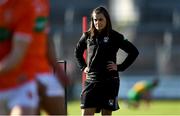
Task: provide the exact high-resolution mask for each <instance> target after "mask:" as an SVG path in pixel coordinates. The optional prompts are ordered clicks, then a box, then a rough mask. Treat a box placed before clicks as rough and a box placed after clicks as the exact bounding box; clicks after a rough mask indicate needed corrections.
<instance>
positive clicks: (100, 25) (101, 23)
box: [93, 13, 106, 31]
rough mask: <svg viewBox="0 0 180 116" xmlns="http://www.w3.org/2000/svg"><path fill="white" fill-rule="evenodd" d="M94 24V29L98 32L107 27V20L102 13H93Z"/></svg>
mask: <svg viewBox="0 0 180 116" xmlns="http://www.w3.org/2000/svg"><path fill="white" fill-rule="evenodd" d="M93 22H94V27H95V28H96V29H97V30H98V31H101V30H102V29H104V28H105V27H106V18H105V16H104V15H103V14H102V13H98V14H96V13H93Z"/></svg>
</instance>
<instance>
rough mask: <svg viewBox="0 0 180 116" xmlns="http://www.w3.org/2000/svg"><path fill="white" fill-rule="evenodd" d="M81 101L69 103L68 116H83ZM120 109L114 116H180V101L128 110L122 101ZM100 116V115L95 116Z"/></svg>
mask: <svg viewBox="0 0 180 116" xmlns="http://www.w3.org/2000/svg"><path fill="white" fill-rule="evenodd" d="M79 105H80V101H70V102H68V115H70V116H71V115H72V116H73V115H74V116H75V115H76V116H80V115H81V110H80V106H79ZM119 105H120V109H119V110H117V111H115V112H113V116H124V115H126V116H128V115H129V116H139V115H140V116H145V115H146V116H164V115H165V116H173V115H174V116H175V115H177V116H180V100H168V101H167V100H154V101H152V102H151V104H150V106H149V107H147V106H146V105H145V104H144V103H143V102H142V103H141V105H140V107H139V108H138V109H128V108H126V107H125V105H124V103H123V101H122V100H120V101H119ZM95 116H100V114H95Z"/></svg>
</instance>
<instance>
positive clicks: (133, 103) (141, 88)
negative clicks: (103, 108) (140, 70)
mask: <svg viewBox="0 0 180 116" xmlns="http://www.w3.org/2000/svg"><path fill="white" fill-rule="evenodd" d="M158 84H159V80H158V79H154V80H152V81H139V82H137V83H135V84H134V85H133V87H132V88H131V89H130V90H129V92H128V96H127V97H128V101H127V103H128V107H133V108H138V107H139V106H140V102H141V101H142V100H143V101H145V103H146V105H147V106H149V105H150V101H151V99H152V90H153V89H155V88H156V87H157V86H158Z"/></svg>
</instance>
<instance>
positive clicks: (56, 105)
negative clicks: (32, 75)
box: [34, 0, 69, 115]
mask: <svg viewBox="0 0 180 116" xmlns="http://www.w3.org/2000/svg"><path fill="white" fill-rule="evenodd" d="M34 2H35V8H36V10H37V14H36V15H37V19H36V26H35V32H34V37H35V39H36V46H35V48H34V50H36V53H37V54H36V61H37V66H36V68H37V74H36V77H37V83H38V88H39V89H38V90H39V96H40V104H39V113H40V109H43V110H44V111H45V112H46V113H47V114H49V115H66V107H65V98H64V97H65V95H64V94H65V93H64V87H65V86H67V85H68V84H69V80H68V77H67V76H66V75H65V73H64V71H63V70H62V67H60V65H58V64H57V59H56V55H55V49H54V43H53V39H52V38H51V36H50V34H49V26H48V16H49V10H50V8H49V7H50V6H49V0H34ZM48 36H49V37H48ZM53 69H54V71H55V72H56V74H54V73H53Z"/></svg>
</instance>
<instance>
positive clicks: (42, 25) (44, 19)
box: [34, 0, 51, 73]
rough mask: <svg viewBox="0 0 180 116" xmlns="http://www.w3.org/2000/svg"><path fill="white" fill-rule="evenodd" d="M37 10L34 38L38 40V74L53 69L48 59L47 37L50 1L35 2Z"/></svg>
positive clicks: (38, 0) (35, 0) (37, 0)
mask: <svg viewBox="0 0 180 116" xmlns="http://www.w3.org/2000/svg"><path fill="white" fill-rule="evenodd" d="M34 3H35V9H36V15H37V16H36V17H37V18H36V25H35V28H34V29H35V30H34V38H35V39H36V48H35V50H36V53H37V57H36V58H37V59H36V60H37V72H38V73H43V72H50V71H51V67H50V65H49V63H48V59H47V50H46V49H47V43H46V42H47V39H48V38H47V37H48V16H49V1H48V0H34Z"/></svg>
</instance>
